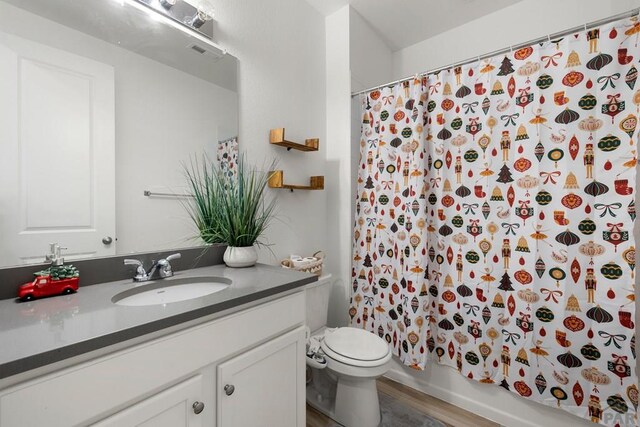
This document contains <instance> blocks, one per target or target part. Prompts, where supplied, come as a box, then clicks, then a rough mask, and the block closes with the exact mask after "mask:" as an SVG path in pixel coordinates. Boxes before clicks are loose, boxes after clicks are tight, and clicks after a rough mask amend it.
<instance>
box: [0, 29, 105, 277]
mask: <svg viewBox="0 0 640 427" xmlns="http://www.w3.org/2000/svg"><path fill="white" fill-rule="evenodd" d="M114 108H115V106H114V73H113V68H112V67H111V66H109V65H106V64H102V63H100V62H96V61H93V60H90V59H87V58H84V57H81V56H78V55H74V54H71V53H68V52H65V51H62V50H58V49H54V48H51V47H48V46H45V45H42V44H39V43H34V42H31V41H29V40H26V39H23V38H20V37H17V36H13V35H9V34H6V33H2V32H0V260H1V263H2V265H12V264H13V265H17V264H24V263H31V262H37V261H43V259H44V254H46V253H48V249H49V246H48V244H49V243H53V242H57V243H60V245H61V246H63V247H66V248H68V250H67V251H66V252H65V256H66V258H68V259H74V258H79V257H91V256H105V255H113V254H115V177H114V174H115V172H114V171H115V152H114V151H115V149H114V141H115V125H114ZM104 237H111V238H112V240H113V242H112V243H111V244H104V243H103V242H102V239H103V238H104Z"/></svg>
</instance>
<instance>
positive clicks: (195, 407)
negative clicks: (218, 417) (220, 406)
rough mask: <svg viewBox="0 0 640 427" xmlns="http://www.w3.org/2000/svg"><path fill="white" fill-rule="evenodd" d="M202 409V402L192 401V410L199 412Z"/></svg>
mask: <svg viewBox="0 0 640 427" xmlns="http://www.w3.org/2000/svg"><path fill="white" fill-rule="evenodd" d="M203 410H204V403H202V402H193V412H195V413H196V415H197V414H199V413H200V412H202V411H203Z"/></svg>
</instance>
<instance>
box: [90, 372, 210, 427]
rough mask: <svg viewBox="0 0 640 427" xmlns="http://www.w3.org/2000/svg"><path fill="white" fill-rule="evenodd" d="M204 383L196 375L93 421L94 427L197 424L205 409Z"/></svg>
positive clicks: (190, 426)
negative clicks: (104, 417) (203, 398)
mask: <svg viewBox="0 0 640 427" xmlns="http://www.w3.org/2000/svg"><path fill="white" fill-rule="evenodd" d="M203 386H204V381H203V377H202V375H197V376H195V377H193V378H190V379H188V380H186V381H184V382H181V383H180V384H177V385H175V386H173V387H170V388H168V389H166V390H163V391H161V392H160V393H158V394H155V395H153V396H151V397H150V398H148V399H146V400H143V401H142V402H140V403H137V404H135V405H133V406H130V407H128V408H127V409H125V410H124V411H122V412H118V413H117V414H115V415H113V416H111V417H109V418H107V419H105V420H102V421H100V422H98V423H96V424H94V427H200V426H202V425H203V424H202V418H203V416H204V415H203V412H204V411H205V410H207V409H208V408H207V407H206V402H202V401H201V399H202V396H203ZM196 412H198V413H196Z"/></svg>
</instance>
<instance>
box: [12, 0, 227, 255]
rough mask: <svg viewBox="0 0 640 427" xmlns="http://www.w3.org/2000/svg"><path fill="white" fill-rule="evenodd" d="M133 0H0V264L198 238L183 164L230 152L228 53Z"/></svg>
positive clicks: (179, 244)
mask: <svg viewBox="0 0 640 427" xmlns="http://www.w3.org/2000/svg"><path fill="white" fill-rule="evenodd" d="M136 1H137V0H0V75H1V76H2V78H1V79H0V93H2V96H1V97H0V117H1V118H0V145H1V146H2V156H1V157H0V182H1V183H2V185H1V186H0V267H7V266H13V265H24V264H30V263H41V262H43V261H44V256H45V254H47V253H48V250H49V243H53V242H57V243H59V244H60V245H61V246H63V247H66V248H68V249H67V250H66V251H65V252H64V253H63V255H64V256H65V258H66V259H67V260H71V261H72V260H74V259H82V258H90V257H102V256H112V255H120V254H128V253H135V252H145V251H151V250H166V249H171V248H183V247H190V246H197V245H200V244H201V243H200V242H199V241H198V240H197V239H196V238H194V236H195V235H196V232H195V229H194V227H193V225H192V224H191V222H190V219H189V216H188V214H187V213H186V211H185V209H184V206H183V204H184V203H188V202H189V198H188V196H185V194H188V188H186V186H185V184H186V180H185V177H184V173H183V168H182V165H183V164H184V163H185V162H189V160H190V158H192V157H193V156H196V155H202V154H203V153H207V155H208V156H209V158H211V159H212V160H214V161H215V160H216V159H217V158H218V157H220V158H221V159H222V161H224V162H228V161H229V158H230V157H232V156H233V155H234V153H236V152H237V134H238V93H237V60H236V59H235V58H234V57H233V56H231V55H229V54H228V53H225V52H224V51H222V50H221V49H219V48H218V47H217V46H216V45H215V43H212V42H211V41H209V40H208V39H207V38H206V37H204V36H202V35H201V34H199V33H196V32H194V31H192V30H190V29H188V28H187V27H186V26H181V25H180V23H179V22H178V23H176V22H173V23H171V22H167V21H166V19H163V17H161V16H160V15H159V14H157V13H156V12H154V11H153V10H152V8H148V7H147V6H145V5H142V6H141V5H140V4H136ZM180 1H183V0H178V2H180ZM144 2H145V3H146V4H147V5H151V6H152V7H162V6H161V3H160V0H144ZM154 2H157V3H158V4H157V5H154ZM138 3H139V2H138ZM165 3H167V2H165ZM169 3H172V2H169ZM180 195H182V196H180Z"/></svg>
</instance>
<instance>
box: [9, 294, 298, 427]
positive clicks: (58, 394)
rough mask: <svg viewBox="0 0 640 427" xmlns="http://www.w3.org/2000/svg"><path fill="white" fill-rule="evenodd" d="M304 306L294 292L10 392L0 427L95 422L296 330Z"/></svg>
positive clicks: (67, 369) (29, 383) (52, 426)
mask: <svg viewBox="0 0 640 427" xmlns="http://www.w3.org/2000/svg"><path fill="white" fill-rule="evenodd" d="M304 298H305V297H304V293H303V292H297V293H295V294H292V295H289V296H286V297H283V298H280V299H277V300H274V301H270V302H267V303H264V304H261V305H258V306H255V307H252V308H248V309H245V310H242V311H239V312H237V313H234V314H231V315H228V316H225V317H223V318H220V319H216V320H213V321H211V322H208V323H205V324H202V325H197V326H194V327H191V328H189V329H186V330H183V331H179V332H176V333H173V334H170V335H167V336H165V337H161V338H157V339H155V340H153V341H150V342H148V343H144V344H139V345H136V346H134V347H131V348H128V349H125V350H121V351H118V352H116V353H113V354H110V355H107V356H103V357H100V358H98V359H95V360H91V361H88V362H84V363H82V364H79V365H77V366H72V367H69V368H66V369H63V370H61V371H59V372H54V373H52V374H48V375H46V376H44V377H41V378H37V379H34V380H30V381H28V382H26V383H22V384H19V385H16V386H13V387H10V388H9V389H7V390H4V391H2V392H0V426H1V427H14V426H20V427H28V426H38V427H40V426H44V425H46V426H50V427H54V426H74V425H86V424H89V423H92V422H95V421H97V420H99V419H102V418H104V417H105V416H107V415H109V414H112V413H114V412H116V411H119V410H122V409H124V408H126V407H128V406H130V405H132V404H134V403H136V402H138V401H140V400H142V399H144V398H146V397H148V396H150V395H152V394H154V393H156V392H158V391H160V390H162V389H164V388H166V387H167V385H170V384H172V383H177V382H179V381H181V380H183V379H186V378H188V377H189V376H192V375H193V374H194V373H195V372H197V371H198V370H199V369H201V368H203V367H205V366H207V365H211V364H212V363H217V362H220V361H223V360H226V359H228V358H230V357H232V356H234V355H236V354H239V353H241V352H242V351H246V350H248V349H250V348H253V347H254V346H255V344H257V343H261V342H266V341H268V340H270V339H271V338H274V337H276V336H278V335H281V334H282V333H283V332H284V331H287V330H291V329H292V328H294V327H295V326H299V325H302V324H303V323H304V320H305V299H304ZM214 382H215V381H212V384H211V385H210V386H211V387H214Z"/></svg>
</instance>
